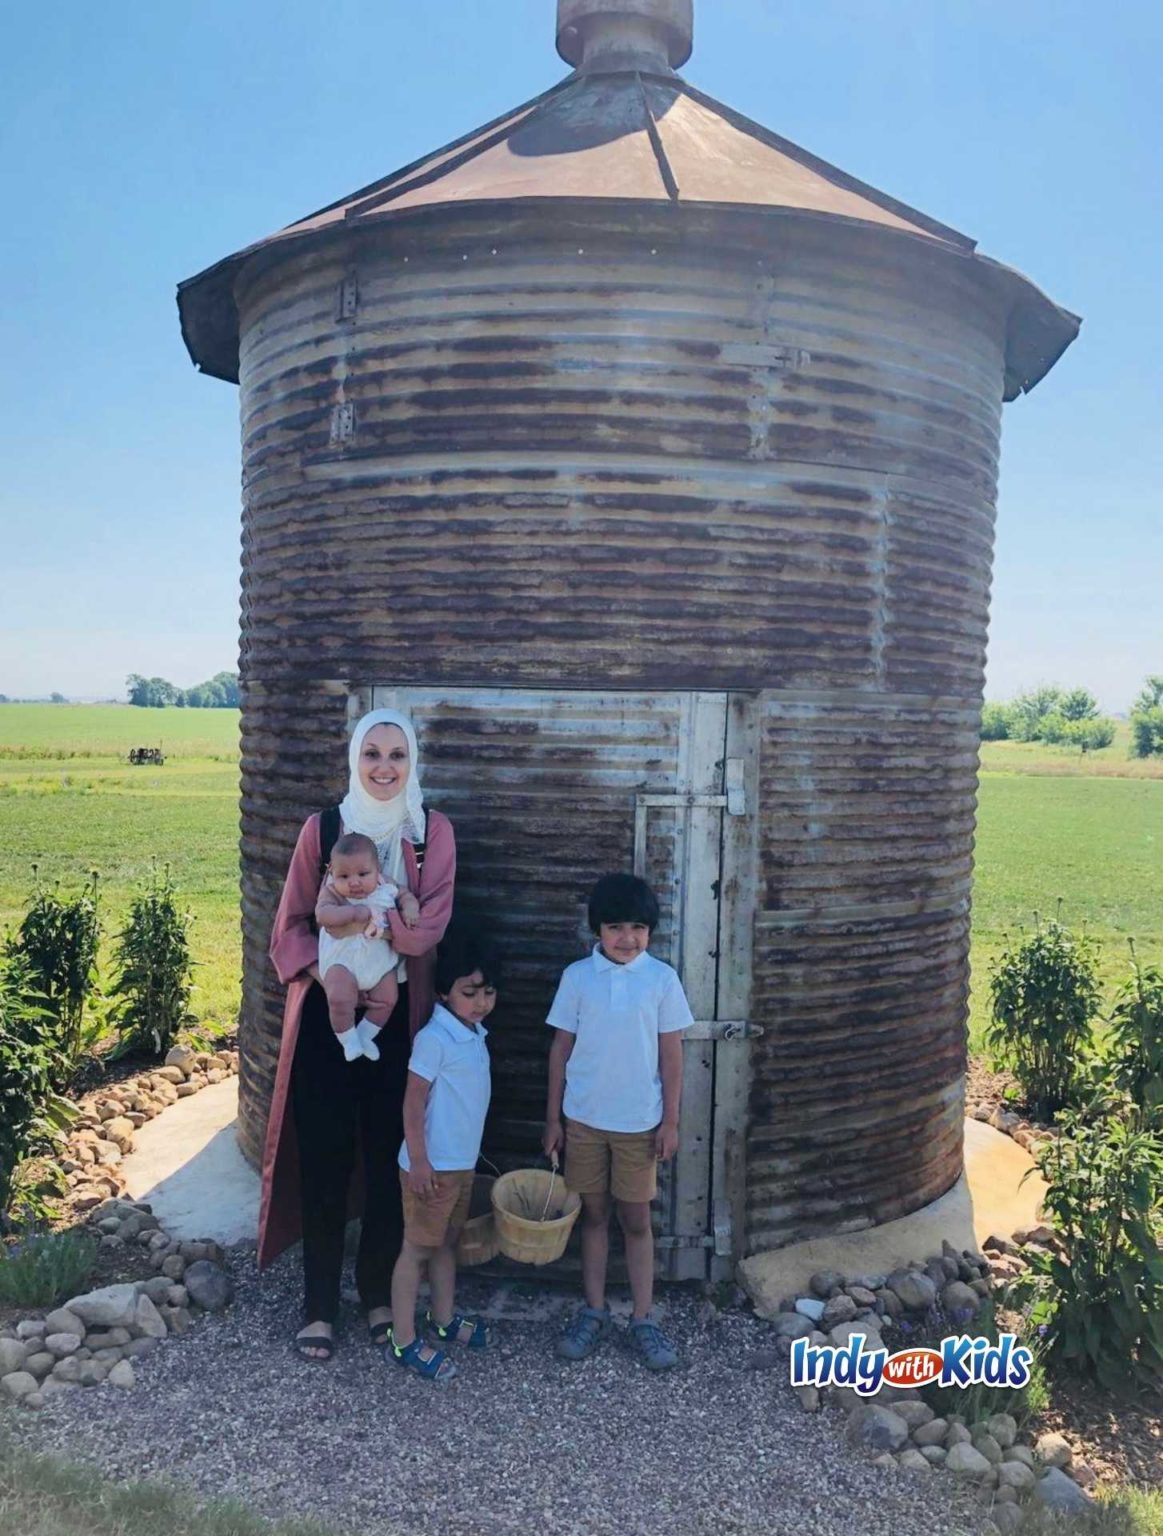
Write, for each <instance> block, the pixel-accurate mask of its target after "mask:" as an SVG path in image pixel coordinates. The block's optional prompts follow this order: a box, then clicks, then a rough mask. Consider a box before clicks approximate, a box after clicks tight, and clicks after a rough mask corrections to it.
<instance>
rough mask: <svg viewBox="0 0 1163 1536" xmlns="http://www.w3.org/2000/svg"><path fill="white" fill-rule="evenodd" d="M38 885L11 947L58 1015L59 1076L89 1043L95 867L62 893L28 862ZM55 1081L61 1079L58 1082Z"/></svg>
mask: <svg viewBox="0 0 1163 1536" xmlns="http://www.w3.org/2000/svg"><path fill="white" fill-rule="evenodd" d="M32 869H33V875H34V877H36V885H35V887H34V889H33V893H32V896H31V898H30V899H29V903H28V910H27V911H26V912H25V914H24V918H23V920H22V921H21V924H20V927H19V929H18V930H17V932H16V936H15V937H14V938H13V939H11V940H9V946H8V947H9V950H10V951H11V952H14V953H19V954H21V955H23V956H24V957H25V959H26V960H27V962H28V967H29V974H30V976H31V978H32V981H33V984H34V985H35V987H36V990H37V991H38V992H39V993H40V994H41V996H42V997H43V999H44V1006H45V1007H46V1009H47V1010H48V1012H49V1013H50V1014H51V1015H52V1017H53V1018H54V1019H55V1020H56V1026H57V1033H58V1038H59V1041H60V1045H61V1067H62V1076H63V1078H66V1079H67V1077H68V1075H69V1073H70V1072H71V1070H72V1068H73V1066H74V1065H75V1063H76V1061H77V1059H78V1057H79V1056H80V1055H81V1053H82V1052H83V1051H84V1050H85V1049H86V1048H87V1047H88V1046H89V1045H90V1044H91V1043H92V1041H91V1040H90V1038H89V1036H88V1035H87V1034H86V1031H85V1003H86V1000H87V999H88V996H89V993H90V990H91V988H92V986H93V982H94V978H95V974H96V965H97V946H98V944H99V942H100V939H101V920H100V917H99V915H98V911H97V872H96V870H94V871H92V873H91V874H90V876H89V879H88V882H87V883H86V885H85V886H84V888H83V889H82V890H81V891H80V892H79V893H78V894H77V895H75V896H62V895H61V890H60V885H59V883H58V884H57V885H56V886H54V887H53V889H52V890H48V889H47V888H46V887H45V886H43V885H42V884H41V883H40V878H39V874H38V871H37V867H36V865H35V864H34V865H33V866H32ZM58 1086H59V1085H58Z"/></svg>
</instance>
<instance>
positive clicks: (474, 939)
mask: <svg viewBox="0 0 1163 1536" xmlns="http://www.w3.org/2000/svg"><path fill="white" fill-rule="evenodd" d="M475 971H479V972H480V973H481V975H482V976H483V977H484V981H485V985H486V986H489V987H496V988H497V989H498V990H499V988H500V985H501V958H500V956H499V955H498V954H497V950H496V946H495V945H494V944H493V942H492V940H491V939H490V938H488V937H487V935H485V934H483V933H481V932H480V931H479V930H478V929H473V928H462V927H458V926H454V927H450V928H449V930H448V932H447V933H446V934H445V935H444V937H443V938H442V939H441V941H440V947H439V948H438V949H437V951H436V976H435V982H436V995H437V997H447V996H448V994H449V993H450V992H451V991H452V988H453V985H454V983H456V982H457V981H459V980H460V978H461V977H462V976H471V975H473V973H474V972H475Z"/></svg>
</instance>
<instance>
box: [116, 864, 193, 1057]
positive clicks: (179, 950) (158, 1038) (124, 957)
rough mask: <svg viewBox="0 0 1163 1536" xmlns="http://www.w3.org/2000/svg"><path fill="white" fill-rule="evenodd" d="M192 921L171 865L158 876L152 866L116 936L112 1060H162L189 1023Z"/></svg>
mask: <svg viewBox="0 0 1163 1536" xmlns="http://www.w3.org/2000/svg"><path fill="white" fill-rule="evenodd" d="M192 921H193V919H192V917H191V916H190V914H189V913H188V912H184V911H182V910H181V908H180V907H179V906H178V898H177V891H176V889H175V887H174V884H173V881H172V880H171V879H170V867H169V865H168V864H167V865H166V866H165V868H164V869H163V870H162V871H161V872H160V873H159V871H158V869H157V866H156V865H155V866H154V868H153V870H152V871H151V872H150V875H149V877H148V879H147V881H146V883H145V886H144V888H143V889H142V890H141V892H140V893H139V894H138V895H137V896H136V897H135V899H134V901H133V903H132V905H131V906H130V909H129V915H128V917H127V918H126V921H125V927H124V928H123V929H122V930H121V932H120V933H119V934H118V936H117V948H116V952H115V955H114V966H115V969H116V972H117V978H116V980H115V982H114V983H113V986H112V988H111V990H110V999H111V1001H112V1004H113V1015H112V1016H113V1018H114V1020H115V1022H116V1027H117V1032H118V1036H119V1039H118V1044H117V1048H116V1051H115V1054H116V1055H119V1056H122V1055H126V1054H128V1053H129V1052H130V1051H145V1052H147V1053H149V1054H151V1055H154V1056H162V1055H164V1054H165V1052H166V1051H168V1050H169V1048H170V1046H171V1045H172V1044H173V1043H174V1040H175V1039H176V1037H177V1034H178V1031H179V1030H180V1029H181V1028H182V1026H183V1025H184V1024H186V1023H188V1022H189V1021H190V1018H191V1014H190V1006H189V1005H190V992H191V990H192V983H191V971H192V962H191V960H190V944H189V937H188V935H189V927H190V924H191V922H192Z"/></svg>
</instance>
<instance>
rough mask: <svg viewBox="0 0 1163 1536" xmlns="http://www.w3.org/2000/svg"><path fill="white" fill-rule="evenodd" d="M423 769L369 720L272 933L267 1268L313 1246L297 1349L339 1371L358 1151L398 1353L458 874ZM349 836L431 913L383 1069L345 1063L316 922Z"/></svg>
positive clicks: (407, 964) (376, 1319) (399, 728)
mask: <svg viewBox="0 0 1163 1536" xmlns="http://www.w3.org/2000/svg"><path fill="white" fill-rule="evenodd" d="M416 759H417V753H416V733H415V731H414V730H413V729H412V724H411V721H410V720H408V718H407V717H406V716H405V715H401V714H398V713H397V712H396V711H395V710H392V709H378V710H373V711H372V713H371V714H369V715H365V716H364V717H363V719H362V720H361V721H360V722H359V724H358V725H357V726H356V728H355V731H354V734H353V735H352V738H351V745H350V748H349V752H348V762H349V766H350V783H349V786H348V791H347V795H346V797H345V799H344V800H343V801H342V802H341V804H340V805H339V807H338V811H339V815H338V818H336V817H335V815H334V813H331V814H330V815H328V814H327V813H324V814H323V815H315V816H311V817H309V818H308V819H307V821H306V822H305V823H304V825H303V829H302V831H301V832H300V833H299V841H298V843H297V845H296V847H295V852H294V856H293V857H292V859H291V867H290V869H289V871H288V873H287V880H286V884H285V885H284V886H283V895H282V900H281V901H280V902H279V910H278V912H277V914H276V915H275V924H274V930H273V932H272V934H271V949H270V952H271V959H272V961H273V962H274V966H275V970H276V971H277V973H278V976H279V980H280V981H282V982H283V983H284V984H285V985H286V987H287V1003H286V1009H285V1011H284V1014H283V1038H282V1045H281V1048H280V1052H279V1067H278V1073H277V1075H276V1078H275V1091H274V1098H273V1101H272V1103H271V1115H270V1121H269V1123H268V1126H267V1138H266V1148H265V1151H264V1154H263V1198H262V1210H261V1213H260V1217H259V1255H258V1256H259V1267H260V1268H262V1267H265V1265H267V1264H268V1263H269V1262H270V1261H271V1260H272V1259H273V1258H275V1257H276V1256H277V1255H278V1254H279V1253H281V1252H282V1251H283V1249H284V1248H286V1247H288V1246H289V1245H290V1244H291V1243H293V1242H294V1241H295V1240H296V1238H297V1237H299V1235H300V1233H301V1234H302V1238H303V1278H304V1293H305V1294H304V1313H305V1317H306V1324H305V1326H304V1327H303V1329H302V1331H301V1332H300V1333H299V1334H298V1335H297V1336H296V1339H295V1349H296V1351H297V1352H298V1353H299V1354H300V1355H301V1356H302V1357H303V1358H304V1359H305V1360H315V1361H324V1360H330V1358H331V1356H332V1354H333V1353H334V1349H335V1344H334V1337H333V1328H334V1323H335V1317H336V1314H337V1313H338V1310H339V1277H340V1272H341V1270H342V1268H343V1241H344V1231H345V1227H346V1223H347V1218H348V1214H349V1210H348V1187H349V1184H350V1182H351V1174H352V1169H353V1166H354V1164H355V1154H356V1147H357V1145H358V1147H359V1148H360V1150H361V1159H360V1161H361V1163H362V1175H363V1187H364V1205H363V1225H362V1230H361V1234H360V1244H359V1254H358V1256H357V1259H356V1270H355V1274H356V1283H357V1285H358V1287H359V1294H360V1300H361V1302H362V1303H363V1305H364V1307H365V1308H366V1310H367V1318H368V1329H369V1332H370V1336H371V1339H372V1342H373V1343H375V1344H383V1343H384V1342H385V1341H386V1339H387V1335H388V1327H389V1323H390V1321H391V1312H390V1309H389V1297H390V1294H391V1276H392V1268H393V1266H394V1264H395V1262H396V1257H397V1255H398V1253H399V1250H400V1241H401V1237H402V1234H403V1211H402V1208H401V1196H400V1182H399V1173H398V1171H397V1167H396V1156H397V1153H398V1152H399V1149H400V1143H401V1141H402V1139H403V1102H404V1087H405V1084H406V1082H407V1076H408V1055H409V1051H410V1048H411V1042H412V1036H413V1035H414V1034H415V1033H416V1031H417V1030H418V1029H419V1028H420V1027H421V1026H422V1025H423V1024H425V1023H426V1022H427V1020H428V1017H429V1014H430V1013H431V1011H432V1004H433V990H432V969H433V961H434V951H435V948H436V945H437V944H438V943H439V942H440V940H441V938H442V937H443V936H444V930H445V929H446V928H447V926H448V921H449V918H450V917H451V915H452V892H453V883H454V879H455V874H456V845H455V841H454V839H453V834H452V825H451V823H450V822H449V821H448V819H447V818H446V817H444V816H442V815H441V814H440V812H439V811H428V812H425V810H424V801H423V795H422V793H421V789H420V778H419V773H418V770H417V761H416ZM340 830H342V831H343V832H362V833H363V834H364V835H365V836H367V837H370V838H371V839H372V841H373V842H374V843H375V845H376V849H377V851H378V853H379V857H380V868H381V870H382V871H383V873H384V876H385V878H387V879H389V880H394V881H395V882H396V884H397V885H399V886H401V887H407V888H408V889H409V890H410V891H412V892H413V893H414V894H415V895H416V896H417V898H418V899H419V902H420V916H419V919H418V921H417V922H416V924H415V926H414V927H408V926H406V925H405V923H404V922H403V921H402V919H401V918H400V915H399V913H397V912H393V913H391V914H390V918H389V921H390V924H391V933H390V942H391V944H392V947H393V948H394V949H395V950H396V952H397V953H398V954H399V955H400V957H401V962H400V967H399V970H398V972H397V975H398V977H399V980H400V996H399V1001H398V1002H397V1004H396V1007H395V1010H394V1011H393V1013H392V1016H391V1018H390V1019H389V1020H388V1023H387V1025H386V1026H385V1027H384V1029H383V1030H382V1032H381V1033H380V1035H379V1036H378V1038H377V1041H376V1044H377V1045H378V1047H379V1053H380V1054H379V1060H378V1061H374V1062H373V1061H370V1060H368V1059H367V1058H366V1057H361V1058H359V1059H358V1060H356V1061H352V1062H348V1061H346V1060H345V1059H344V1055H343V1051H342V1049H341V1047H340V1046H339V1044H338V1043H337V1042H336V1038H335V1035H334V1034H333V1033H332V1030H331V1024H330V1019H329V1017H328V1010H327V998H326V996H325V994H324V991H323V988H322V986H321V985H320V981H319V966H318V958H319V941H318V937H317V934H316V930H315V925H314V921H313V918H314V911H315V902H316V899H317V897H318V895H319V886H320V882H321V880H322V872H323V866H324V864H325V863H326V859H325V854H326V853H327V852H329V850H328V849H325V848H324V847H323V842H324V839H325V838H327V837H329V836H330V837H333V836H334V835H335V834H336V833H338V832H339V831H340ZM288 1111H289V1112H288Z"/></svg>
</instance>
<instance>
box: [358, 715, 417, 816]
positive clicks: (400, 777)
mask: <svg viewBox="0 0 1163 1536" xmlns="http://www.w3.org/2000/svg"><path fill="white" fill-rule="evenodd" d="M411 766H412V765H411V763H410V762H409V761H408V741H407V738H406V737H405V735H404V733H403V731H402V730H401V729H400V727H399V726H398V725H373V726H372V728H371V730H370V731H369V732H368V733H367V735H366V736H365V737H364V739H363V746H362V747H361V748H360V750H359V782H360V783H361V784H362V785H363V787H364V789H366V790H367V792H368V794H369V795H371V796H372V798H373V799H375V800H394V799H395V798H396V796H397V795H399V794H401V793H402V792H403V789H404V786H405V784H407V782H408V774H409V771H410V770H411Z"/></svg>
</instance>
